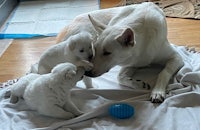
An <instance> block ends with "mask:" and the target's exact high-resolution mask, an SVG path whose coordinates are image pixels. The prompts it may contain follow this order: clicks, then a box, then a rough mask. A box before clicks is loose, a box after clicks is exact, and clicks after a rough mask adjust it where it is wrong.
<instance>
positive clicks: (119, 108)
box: [109, 103, 135, 119]
mask: <svg viewBox="0 0 200 130" xmlns="http://www.w3.org/2000/svg"><path fill="white" fill-rule="evenodd" d="M134 112H135V110H134V107H133V106H131V105H129V104H126V103H118V104H113V105H111V106H110V107H109V114H110V115H111V116H112V117H115V118H118V119H128V118H130V117H132V116H133V115H134Z"/></svg>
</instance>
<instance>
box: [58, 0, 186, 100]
mask: <svg viewBox="0 0 200 130" xmlns="http://www.w3.org/2000/svg"><path fill="white" fill-rule="evenodd" d="M88 14H89V15H90V16H89V18H88ZM88 14H83V15H80V16H78V17H76V18H75V20H74V21H73V22H72V23H71V24H70V25H68V26H67V27H66V28H64V29H63V31H62V32H61V33H60V34H59V35H58V37H57V41H63V40H65V39H67V38H68V37H70V36H71V35H73V34H76V33H81V32H85V31H86V32H89V33H90V34H92V35H93V37H98V38H97V41H96V42H95V43H94V48H95V57H94V58H93V60H92V63H93V65H94V68H93V69H92V70H91V71H90V72H88V73H87V74H86V75H88V76H91V77H96V76H100V75H102V74H103V73H105V72H107V71H109V70H110V69H111V68H112V67H114V66H115V65H120V66H122V69H121V71H120V73H119V75H118V80H119V83H120V84H122V85H127V86H131V87H137V86H138V87H141V88H142V87H143V85H142V84H141V82H140V81H137V80H135V79H134V78H133V75H134V72H135V70H136V69H138V68H140V67H145V66H149V65H152V64H160V65H163V66H164V69H163V70H162V71H161V72H160V73H159V75H158V78H157V82H156V84H155V86H154V88H153V90H152V93H151V95H150V99H151V101H152V102H162V101H163V100H164V99H165V96H166V87H167V84H168V82H169V80H170V78H171V77H172V76H173V74H175V73H176V72H177V71H178V70H179V69H180V68H181V67H182V66H183V61H182V59H181V57H180V55H179V54H178V53H177V52H176V51H175V49H174V48H173V47H172V46H171V44H170V43H169V41H168V39H167V25H166V19H165V16H164V14H163V12H162V10H161V9H159V8H158V7H157V6H156V5H154V4H153V3H151V2H146V3H142V4H135V5H130V6H126V7H117V8H111V9H105V10H100V11H94V12H90V13H88ZM89 21H91V23H92V24H91V23H90V22H89Z"/></svg>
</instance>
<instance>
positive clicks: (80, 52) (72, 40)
mask: <svg viewBox="0 0 200 130" xmlns="http://www.w3.org/2000/svg"><path fill="white" fill-rule="evenodd" d="M94 53H95V52H94V49H93V38H92V35H91V34H90V33H87V32H82V33H78V34H75V35H72V36H71V37H69V38H68V39H67V40H65V41H63V42H61V43H59V44H56V45H53V46H51V47H50V48H48V49H47V50H46V51H45V52H44V53H43V54H42V55H41V57H40V59H39V63H38V65H37V64H36V65H34V66H32V69H31V72H33V73H38V74H47V73H49V72H51V70H52V68H53V67H54V66H56V65H57V64H59V63H64V62H70V63H72V64H74V65H76V66H88V64H89V65H90V68H89V69H91V68H92V67H93V65H92V64H91V63H89V61H90V60H91V59H92V57H93V56H94ZM33 68H34V69H33ZM83 81H84V83H85V85H86V87H87V88H93V85H92V81H91V78H89V77H86V76H84V78H83Z"/></svg>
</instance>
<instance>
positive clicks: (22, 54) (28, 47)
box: [0, 0, 200, 82]
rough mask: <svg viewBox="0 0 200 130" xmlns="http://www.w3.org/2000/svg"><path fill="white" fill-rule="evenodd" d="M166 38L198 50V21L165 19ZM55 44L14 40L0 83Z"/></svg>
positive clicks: (1, 63)
mask: <svg viewBox="0 0 200 130" xmlns="http://www.w3.org/2000/svg"><path fill="white" fill-rule="evenodd" d="M118 2H119V0H109V1H108V0H101V7H102V8H108V7H113V6H114V5H116V4H118ZM167 24H168V38H169V40H170V41H171V42H172V43H174V44H177V45H184V46H185V45H187V46H191V47H196V48H197V49H198V50H200V20H192V19H179V18H167ZM54 43H55V38H54V37H50V38H42V39H29V40H14V41H13V43H12V44H11V45H10V47H9V48H8V49H7V50H6V52H5V53H4V54H3V56H2V57H1V58H0V82H4V81H7V80H9V79H14V78H19V77H21V76H23V75H25V74H26V72H27V71H28V70H29V69H30V65H31V64H34V63H35V62H37V61H38V59H39V57H40V55H41V53H42V52H43V51H44V50H45V49H47V48H48V47H49V46H51V45H53V44H54Z"/></svg>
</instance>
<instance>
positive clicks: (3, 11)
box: [0, 0, 18, 27]
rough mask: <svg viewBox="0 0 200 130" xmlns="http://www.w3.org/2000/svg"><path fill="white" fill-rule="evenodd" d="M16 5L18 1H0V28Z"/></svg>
mask: <svg viewBox="0 0 200 130" xmlns="http://www.w3.org/2000/svg"><path fill="white" fill-rule="evenodd" d="M17 4H18V0H0V27H1V26H2V25H3V24H4V22H5V21H6V19H7V18H8V16H9V15H10V13H11V12H12V10H13V9H14V8H15V7H16V5H17Z"/></svg>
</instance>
